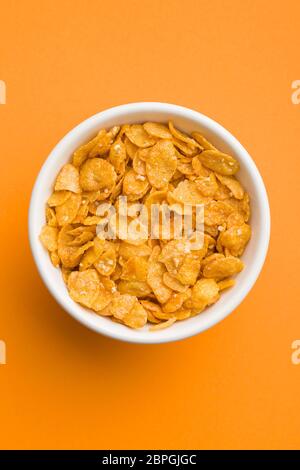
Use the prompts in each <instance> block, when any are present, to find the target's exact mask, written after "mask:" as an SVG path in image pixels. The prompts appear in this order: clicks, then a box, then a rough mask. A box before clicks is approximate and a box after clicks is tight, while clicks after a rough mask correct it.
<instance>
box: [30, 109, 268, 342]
mask: <svg viewBox="0 0 300 470" xmlns="http://www.w3.org/2000/svg"><path fill="white" fill-rule="evenodd" d="M134 112H145V113H147V112H148V113H149V112H161V113H164V112H165V113H167V114H169V113H172V114H174V117H177V118H180V117H181V118H183V119H187V120H192V119H193V120H195V121H198V122H199V125H201V124H202V125H205V127H206V128H208V129H209V131H210V132H211V133H212V134H215V135H216V136H221V138H222V139H223V140H224V141H225V142H229V144H230V146H231V147H233V148H234V149H235V153H236V154H238V155H239V156H241V155H242V160H243V163H244V165H245V167H246V171H247V172H248V173H250V174H251V179H252V180H253V184H254V186H255V189H256V192H257V194H258V201H259V204H260V206H261V212H262V213H263V214H264V230H261V231H260V236H259V239H258V251H259V253H258V254H259V256H256V259H255V263H253V264H251V266H249V264H248V270H249V272H248V277H247V280H246V281H245V282H244V286H243V288H240V289H237V290H236V292H235V294H234V295H232V296H231V299H230V300H229V301H228V302H227V304H226V306H222V307H223V308H220V309H219V311H218V312H217V313H215V314H214V315H212V316H211V317H210V318H209V319H208V320H207V321H206V322H205V323H203V322H202V323H201V322H199V323H198V324H197V325H190V328H183V329H182V330H179V331H176V332H172V327H170V328H168V331H169V334H168V335H167V336H166V335H161V334H159V333H161V332H165V331H167V330H159V331H157V332H155V333H154V332H148V334H147V336H144V335H142V337H139V335H137V334H136V332H137V331H138V330H131V329H130V328H127V329H126V330H123V331H124V332H122V333H120V332H117V331H116V330H114V325H115V324H114V323H113V322H111V324H112V328H103V327H102V326H101V325H97V326H96V325H95V324H92V323H91V322H90V321H89V316H88V315H87V316H86V317H85V316H84V314H82V313H81V312H80V310H77V309H76V308H75V307H74V308H72V305H70V304H69V305H67V302H66V299H64V297H63V296H62V295H60V294H59V293H58V290H57V289H56V288H55V286H54V285H52V283H51V282H50V280H49V279H48V276H47V269H45V267H44V266H43V262H42V260H41V259H40V258H39V256H38V253H37V243H36V238H35V235H36V234H35V231H34V226H35V217H36V210H35V208H36V201H37V198H38V196H39V193H40V191H41V190H42V184H41V183H42V180H43V178H44V177H45V175H46V174H47V171H48V167H49V164H50V161H51V158H52V156H53V155H56V156H57V154H59V153H62V152H63V149H64V147H65V146H66V145H67V144H68V143H70V142H71V141H72V140H73V139H74V138H75V137H76V136H77V135H78V133H81V132H82V133H83V132H86V131H87V130H88V129H89V128H92V127H93V126H94V125H95V123H97V122H98V120H105V119H106V120H108V119H110V118H112V117H114V116H116V117H119V116H121V115H122V116H124V115H125V114H126V113H128V114H130V113H134ZM56 158H57V157H56ZM51 163H52V162H51ZM28 231H29V242H30V247H31V252H32V255H33V258H34V261H35V264H36V266H37V269H38V272H39V274H40V276H41V278H42V280H43V282H44V284H45V285H46V287H47V289H48V290H49V292H50V293H51V294H52V296H53V297H54V298H55V300H56V301H57V302H58V304H59V305H60V306H61V307H62V308H63V309H64V310H65V311H66V312H67V313H69V314H70V315H71V316H72V317H73V318H75V319H76V320H77V321H79V322H80V323H82V324H83V325H85V326H87V327H88V328H90V329H92V330H94V331H96V332H97V333H101V334H102V335H104V336H107V337H111V338H114V339H118V340H121V341H125V342H130V343H144V344H154V343H157V344H158V343H165V342H171V341H177V340H182V339H185V338H188V337H191V336H194V335H196V334H198V333H201V332H203V331H205V330H207V329H208V328H211V327H212V326H214V325H215V324H217V323H219V322H220V321H221V320H223V319H224V318H225V317H227V316H228V315H229V314H230V313H232V312H233V311H234V310H235V309H236V308H237V307H238V305H239V304H240V303H241V302H242V301H243V299H244V298H245V297H246V296H247V294H248V293H249V291H250V290H251V289H252V287H253V285H254V284H255V282H256V280H257V278H258V276H259V274H260V272H261V270H262V267H263V264H264V262H265V258H266V255H267V251H268V246H269V239H270V208H269V202H268V196H267V191H266V188H265V185H264V182H263V179H262V177H261V175H260V173H259V171H258V169H257V166H256V164H255V163H254V161H253V160H252V158H251V156H250V155H249V153H248V152H247V151H246V149H245V148H244V147H243V146H242V144H241V143H240V142H239V141H238V140H237V139H236V138H235V137H234V136H233V135H232V134H231V133H230V132H229V131H228V130H227V129H225V128H224V127H223V126H222V125H221V124H219V123H218V122H216V121H215V120H213V119H211V118H209V117H208V116H206V115H204V114H202V113H200V112H198V111H195V110H193V109H190V108H186V107H183V106H179V105H175V104H170V103H162V102H151V101H150V102H147V101H146V102H136V103H128V104H123V105H119V106H114V107H112V108H109V109H106V110H103V111H101V112H99V113H97V114H94V115H93V116H91V117H89V118H87V119H85V120H84V121H82V122H80V123H79V124H78V125H77V126H75V127H74V128H73V129H71V130H70V131H69V132H68V133H67V134H66V135H65V136H64V137H63V138H62V139H61V140H60V141H59V142H58V143H57V144H56V145H55V147H54V148H53V149H52V150H51V152H50V153H49V155H48V157H47V158H46V160H45V162H44V163H43V165H42V167H41V169H40V171H39V173H38V176H37V178H36V180H35V183H34V186H33V190H32V194H31V199H30V205H29V214H28ZM49 262H50V259H49ZM250 268H251V269H250ZM73 303H74V305H76V304H75V302H73ZM225 307H226V308H225ZM133 332H134V334H133Z"/></svg>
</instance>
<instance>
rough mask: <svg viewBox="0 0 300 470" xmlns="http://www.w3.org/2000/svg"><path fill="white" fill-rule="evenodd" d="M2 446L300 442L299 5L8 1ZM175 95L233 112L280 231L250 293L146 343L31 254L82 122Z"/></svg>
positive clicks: (225, 114)
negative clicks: (41, 187) (189, 333)
mask: <svg viewBox="0 0 300 470" xmlns="http://www.w3.org/2000/svg"><path fill="white" fill-rule="evenodd" d="M0 9H1V28H0V79H2V80H5V82H6V84H7V104H6V105H4V106H0V130H1V139H0V151H1V158H0V165H1V170H0V171H1V173H0V174H1V191H0V198H1V201H0V208H1V209H0V210H1V218H0V226H1V227H0V229H1V230H0V232H1V247H2V250H1V270H0V276H1V279H0V285H1V300H0V309H1V310H0V339H3V340H5V342H6V344H7V365H4V366H0V447H1V448H110V449H114V448H124V449H128V448H182V449H187V448H199V449H203V448H209V449H210V448H225V449H230V448H299V447H300V433H299V425H300V400H299V386H300V365H299V366H296V365H293V364H292V363H291V353H292V349H291V343H292V341H293V340H295V339H299V337H300V315H299V301H298V299H299V281H298V279H299V235H298V230H299V219H297V217H298V216H299V209H298V207H297V203H299V171H300V163H299V131H300V105H298V106H297V105H293V104H292V102H291V93H292V90H291V82H292V81H293V80H296V79H300V68H299V39H300V28H299V25H300V20H299V18H300V4H299V2H298V1H297V0H288V1H276V0H275V1H258V0H256V1H253V0H251V1H250V0H244V1H243V2H241V1H239V0H235V1H225V0H220V1H211V0H210V1H202V0H201V1H199V0H194V1H192V0H184V1H182V0H177V1H175V0H174V1H172V0H170V1H168V0H165V1H161V0H150V1H148V0H134V1H133V0H126V1H123V0H115V1H112V2H108V1H95V0H92V1H91V0H89V1H87V0H86V1H76V0H75V1H74V0H72V1H71V0H59V1H58V0H55V1H54V0H51V1H50V0H47V1H43V2H40V1H38V0H31V1H22V2H20V1H16V0H15V1H10V2H2V3H1V8H0ZM143 100H145V101H165V102H170V103H177V104H181V105H184V106H187V107H191V108H194V109H196V110H199V111H201V112H203V113H204V114H207V115H208V116H210V117H212V118H214V119H216V120H217V121H219V122H220V123H221V124H223V125H224V126H225V127H227V128H228V129H229V130H230V131H231V132H232V133H233V134H234V135H235V136H236V137H237V138H238V139H239V140H240V141H241V142H242V143H243V144H244V145H245V147H246V148H247V149H248V151H249V152H250V154H251V155H252V156H253V157H254V159H255V161H256V163H257V165H258V167H259V169H260V171H261V173H262V175H263V178H264V180H265V183H266V187H267V189H268V193H269V196H270V204H271V212H272V237H271V244H270V250H269V254H268V258H267V261H266V264H265V266H264V269H263V272H262V274H261V276H260V278H259V280H258V282H257V283H256V285H255V287H254V288H253V290H252V291H251V293H250V294H249V295H248V297H247V299H245V301H244V302H243V303H242V305H240V307H239V308H238V309H237V310H236V311H235V312H234V313H233V314H232V315H231V316H229V317H228V318H227V319H226V320H225V321H223V322H222V323H221V324H219V325H217V326H216V327H214V328H213V329H211V330H210V331H207V332H205V333H203V334H201V335H199V336H196V337H194V338H191V339H188V340H185V341H182V342H178V343H173V344H163V345H153V346H152V345H134V344H125V343H121V342H117V341H114V340H110V339H108V338H105V337H102V336H100V335H97V334H95V333H93V332H91V331H89V330H87V329H85V328H84V327H83V326H81V325H80V324H78V323H76V322H75V321H74V320H73V319H72V318H71V317H70V316H68V315H67V314H66V313H65V312H64V311H63V310H62V309H61V308H60V307H59V306H58V305H57V304H56V303H55V301H54V300H53V298H52V297H51V296H50V294H49V293H48V291H47V290H46V288H45V287H44V285H43V283H42V281H41V279H40V278H39V276H38V274H37V271H36V268H35V266H34V263H33V259H32V257H31V253H30V250H29V245H28V239H27V210H28V204H29V197H30V193H31V189H32V186H33V184H34V181H35V178H36V176H37V173H38V171H39V169H40V167H41V165H42V163H43V162H44V160H45V158H46V157H47V155H48V153H49V152H50V150H51V149H52V148H53V146H54V145H55V144H56V143H57V141H58V140H60V139H61V137H62V136H63V135H64V134H65V133H66V132H67V131H69V130H70V129H71V128H72V127H73V126H75V125H76V124H78V123H79V122H80V121H82V120H84V119H85V118H87V117H88V116H90V115H92V114H94V113H97V112H99V111H101V110H103V109H105V108H108V107H111V106H113V105H117V104H122V103H127V102H133V101H143Z"/></svg>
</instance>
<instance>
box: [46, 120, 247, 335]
mask: <svg viewBox="0 0 300 470" xmlns="http://www.w3.org/2000/svg"><path fill="white" fill-rule="evenodd" d="M238 170H239V163H238V161H237V160H236V159H235V158H234V157H232V156H230V155H227V154H225V153H222V152H221V151H219V150H218V149H217V148H215V147H214V146H213V145H212V144H211V143H210V142H209V141H208V140H206V138H205V137H204V136H203V135H202V134H200V133H199V132H192V133H191V135H186V134H184V133H182V132H181V131H179V130H178V129H176V128H175V127H174V125H173V123H172V122H169V124H168V125H165V124H161V123H156V122H146V123H144V124H130V125H123V126H115V127H113V128H112V129H110V130H108V131H107V130H105V129H101V130H100V132H99V133H98V134H97V135H96V136H95V137H94V138H93V139H92V140H91V141H89V142H88V143H86V144H85V145H83V146H81V147H80V148H78V149H77V150H76V151H75V152H74V154H73V156H72V161H71V162H70V163H67V164H66V165H64V166H63V167H62V169H61V170H60V172H59V174H58V176H57V178H56V181H55V184H54V191H53V193H52V195H51V196H50V197H49V199H48V201H47V207H46V221H47V224H46V225H45V226H44V227H43V229H42V231H41V234H40V239H41V241H42V243H43V245H44V246H45V248H46V249H47V250H48V251H49V253H50V257H51V261H52V263H53V265H54V266H55V267H60V268H61V272H62V276H63V279H64V281H65V283H66V285H67V288H68V291H69V294H70V296H71V298H72V299H73V300H74V301H75V302H78V303H79V304H81V305H83V306H84V307H87V308H88V309H92V310H93V311H95V312H96V313H97V314H99V315H103V316H108V317H110V318H111V319H112V320H113V321H117V322H120V323H122V324H124V325H127V326H128V327H131V328H142V327H143V326H145V325H146V324H147V323H149V324H152V325H150V329H151V330H159V329H161V328H165V327H168V326H170V325H172V324H173V323H174V322H176V321H179V320H184V319H186V318H190V317H192V316H194V315H197V314H199V313H200V312H202V311H203V310H204V309H206V308H207V307H209V306H210V305H212V304H213V303H215V302H216V301H217V300H218V299H219V298H220V293H221V292H222V291H223V290H224V289H227V288H229V287H231V286H233V285H234V282H235V281H234V280H233V279H230V277H231V276H233V275H235V274H237V273H239V272H240V271H241V270H242V269H243V266H244V265H243V262H242V261H241V259H240V258H239V257H240V256H241V255H242V253H243V251H244V249H245V246H246V244H247V243H248V241H249V239H250V235H251V229H250V226H249V224H248V223H247V222H248V221H249V217H250V207H249V196H248V194H247V193H246V192H245V191H244V189H243V187H242V185H241V184H240V183H239V181H238V180H237V179H236V178H235V174H236V173H237V172H238ZM119 196H126V197H127V201H128V213H127V214H126V217H127V218H129V219H130V220H131V221H134V219H135V217H136V216H137V213H135V211H134V210H131V209H132V208H133V206H134V204H136V203H142V204H144V205H145V206H146V207H147V208H150V207H151V205H152V204H159V205H164V204H169V205H172V204H174V203H176V204H179V205H185V204H188V205H199V204H202V205H203V206H204V224H203V233H202V236H203V238H202V239H203V243H202V244H201V246H199V247H198V248H197V249H191V244H190V243H191V241H190V239H189V238H188V237H187V236H186V237H182V238H181V239H175V238H172V237H169V239H165V238H164V237H163V236H161V237H160V238H153V237H151V234H150V235H148V234H144V235H143V236H141V237H140V238H139V239H135V238H132V239H131V238H130V237H128V236H127V237H126V236H123V237H122V236H120V234H119V237H117V238H115V239H105V238H103V237H99V235H98V232H97V226H98V224H100V223H101V222H102V221H103V214H102V215H99V213H98V211H97V209H98V208H99V206H100V205H101V204H103V203H105V202H107V203H109V204H111V205H113V206H114V208H115V210H116V212H118V210H119V202H118V201H119ZM130 210H131V212H130ZM112 220H114V221H115V225H116V219H113V218H112ZM111 223H112V225H113V222H111ZM160 228H162V227H160Z"/></svg>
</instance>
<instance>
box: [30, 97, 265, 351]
mask: <svg viewBox="0 0 300 470" xmlns="http://www.w3.org/2000/svg"><path fill="white" fill-rule="evenodd" d="M169 119H172V120H173V122H174V124H175V126H176V127H178V128H179V129H181V130H183V131H186V132H191V131H201V132H203V134H204V135H205V136H206V137H207V138H208V139H209V140H211V141H212V142H213V143H214V144H215V145H216V146H217V147H218V148H220V149H221V150H223V151H224V152H228V153H230V154H232V155H234V156H235V157H236V158H237V159H238V160H239V162H240V166H241V169H240V171H239V173H238V178H239V180H240V181H241V183H242V184H243V186H244V188H245V189H246V191H247V192H248V193H249V195H250V199H251V210H252V215H251V220H250V224H251V228H252V237H251V240H250V242H249V244H248V246H247V247H246V250H245V252H244V254H243V256H242V260H243V261H244V263H245V268H244V270H243V271H242V272H241V273H240V274H239V275H238V276H237V283H236V285H235V286H234V287H233V288H231V289H229V290H228V291H225V292H224V293H223V294H222V296H221V298H220V300H219V301H218V302H217V303H216V304H214V305H213V306H211V307H209V308H208V309H206V310H205V312H203V313H201V314H199V315H198V316H195V317H193V318H190V319H187V320H184V321H181V322H177V323H175V324H174V325H172V326H171V327H170V328H168V329H165V330H160V331H156V332H151V331H148V327H145V328H143V329H141V330H132V329H130V328H128V327H126V326H123V325H121V324H118V323H115V322H113V321H111V320H110V319H109V318H105V317H101V316H99V315H97V314H95V313H93V312H91V311H89V310H87V309H85V308H83V307H81V306H80V305H78V304H76V303H75V302H73V301H72V300H71V298H70V297H69V295H68V292H67V289H66V286H65V284H64V282H63V280H62V276H61V273H60V270H59V269H56V268H54V267H53V265H52V264H51V262H50V259H49V255H48V253H47V252H46V250H45V249H44V248H43V247H42V245H41V243H40V241H39V233H40V230H41V228H42V226H43V225H44V224H45V215H44V214H45V203H46V201H47V199H48V197H49V196H50V194H51V192H52V189H53V182H54V180H55V177H56V175H57V173H58V171H59V170H60V168H61V167H62V165H63V164H64V163H66V162H68V161H69V159H70V157H71V155H72V153H73V152H74V150H75V149H76V148H77V147H78V146H79V145H81V144H82V143H84V142H86V141H87V140H89V139H90V138H92V137H93V136H94V135H95V134H96V133H97V131H98V130H99V129H100V128H101V127H104V128H109V127H111V126H113V125H118V124H125V123H134V122H144V121H158V122H166V121H168V120H169ZM29 234H30V242H31V248H32V252H33V255H34V258H35V261H36V264H37V266H38V269H39V272H40V274H41V276H42V278H43V280H44V282H45V284H46V285H47V287H48V289H49V290H50V292H51V293H52V295H53V296H54V297H55V298H56V300H57V301H58V302H59V303H60V304H61V305H62V307H63V308H64V309H65V310H66V311H68V312H69V313H70V314H71V315H72V316H74V317H75V318H76V319H77V320H79V321H80V322H82V323H83V324H85V325H86V326H88V327H89V328H92V329H94V330H96V331H98V332H101V333H102V334H105V335H108V336H111V337H114V338H117V339H121V340H126V341H132V342H143V343H155V342H165V341H173V340H177V339H182V338H185V337H188V336H191V335H193V334H196V333H198V332H200V331H203V330H205V329H207V328H209V327H210V326H212V325H213V324H215V323H217V322H219V321H220V320H221V319H223V318H224V317H226V316H227V315H228V314H229V313H230V312H231V311H232V310H233V309H234V308H235V307H236V306H237V305H238V304H239V303H240V302H241V300H242V299H243V298H244V297H245V295H246V294H247V293H248V291H249V290H250V289H251V287H252V285H253V283H254V282H255V280H256V278H257V276H258V274H259V272H260V270H261V267H262V264H263V262H264V258H265V254H266V251H267V246H268V240H269V208H268V201H267V196H266V192H265V188H264V185H263V182H262V179H261V177H260V174H259V172H258V170H257V168H256V166H255V164H254V162H253V161H252V159H251V158H250V156H249V155H248V153H247V152H246V150H245V149H244V148H243V147H242V146H241V144H240V143H239V142H238V141H237V140H236V139H235V138H234V137H233V136H232V135H231V134H230V133H229V132H228V131H226V130H225V129H224V128H223V127H222V126H220V125H219V124H217V123H216V122H215V121H212V120H211V119H209V118H207V117H206V116H204V115H202V114H200V113H197V112H195V111H192V110H189V109H186V108H182V107H179V106H175V105H168V104H163V103H136V104H131V105H123V106H119V107H116V108H112V109H109V110H107V111H104V112H102V113H99V114H97V115H95V116H93V117H91V118H89V119H88V120H86V121H84V122H83V123H81V124H80V125H79V126H77V127H76V128H75V129H73V130H72V131H71V132H69V133H68V134H67V135H66V136H65V137H64V138H63V139H62V140H61V141H60V142H59V144H58V145H57V146H56V147H55V148H54V150H53V151H52V152H51V154H50V155H49V157H48V159H47V160H46V162H45V164H44V166H43V167H42V170H41V172H40V174H39V176H38V179H37V181H36V184H35V187H34V190H33V194H32V199H31V206H30V214H29Z"/></svg>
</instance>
